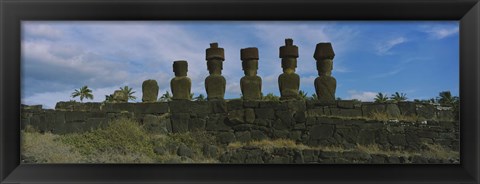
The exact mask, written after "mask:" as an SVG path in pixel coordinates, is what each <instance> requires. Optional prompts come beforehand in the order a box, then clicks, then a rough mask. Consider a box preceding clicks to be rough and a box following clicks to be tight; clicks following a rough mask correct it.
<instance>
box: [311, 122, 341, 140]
mask: <svg viewBox="0 0 480 184" xmlns="http://www.w3.org/2000/svg"><path fill="white" fill-rule="evenodd" d="M334 130H335V127H334V126H333V125H315V126H313V127H312V128H311V130H310V139H311V140H324V139H327V138H330V137H333V132H334Z"/></svg>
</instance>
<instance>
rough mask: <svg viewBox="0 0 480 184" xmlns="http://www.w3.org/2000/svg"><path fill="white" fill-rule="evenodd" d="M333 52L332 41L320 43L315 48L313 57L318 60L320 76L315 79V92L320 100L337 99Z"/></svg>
mask: <svg viewBox="0 0 480 184" xmlns="http://www.w3.org/2000/svg"><path fill="white" fill-rule="evenodd" d="M334 57H335V53H334V52H333V48H332V44H331V43H319V44H317V47H316V48H315V53H314V54H313V58H315V60H317V70H318V76H319V77H317V78H316V79H315V92H316V93H317V97H318V100H319V101H324V102H328V101H335V90H336V89H337V80H336V79H335V78H333V77H332V69H333V58H334Z"/></svg>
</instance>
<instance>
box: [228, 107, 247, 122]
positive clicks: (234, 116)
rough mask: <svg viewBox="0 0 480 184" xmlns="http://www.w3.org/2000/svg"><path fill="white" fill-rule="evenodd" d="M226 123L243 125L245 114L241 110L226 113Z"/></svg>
mask: <svg viewBox="0 0 480 184" xmlns="http://www.w3.org/2000/svg"><path fill="white" fill-rule="evenodd" d="M227 117H228V121H229V122H231V123H232V124H234V125H237V124H242V123H245V113H244V111H243V110H234V111H230V112H228V115H227Z"/></svg>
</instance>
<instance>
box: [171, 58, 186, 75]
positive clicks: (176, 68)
mask: <svg viewBox="0 0 480 184" xmlns="http://www.w3.org/2000/svg"><path fill="white" fill-rule="evenodd" d="M173 72H175V76H177V77H182V76H187V72H188V63H187V61H184V60H179V61H174V62H173Z"/></svg>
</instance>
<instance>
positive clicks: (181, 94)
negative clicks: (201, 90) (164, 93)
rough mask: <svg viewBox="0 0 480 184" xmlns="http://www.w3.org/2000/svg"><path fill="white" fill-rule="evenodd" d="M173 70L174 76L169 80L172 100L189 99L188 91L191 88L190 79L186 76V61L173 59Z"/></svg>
mask: <svg viewBox="0 0 480 184" xmlns="http://www.w3.org/2000/svg"><path fill="white" fill-rule="evenodd" d="M173 72H174V73H175V77H174V78H173V79H172V80H171V81H170V89H171V90H172V94H173V97H172V99H173V100H191V99H190V98H191V97H190V93H191V92H190V91H191V88H192V80H191V79H190V78H188V77H187V72H188V63H187V61H183V60H180V61H174V62H173Z"/></svg>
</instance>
